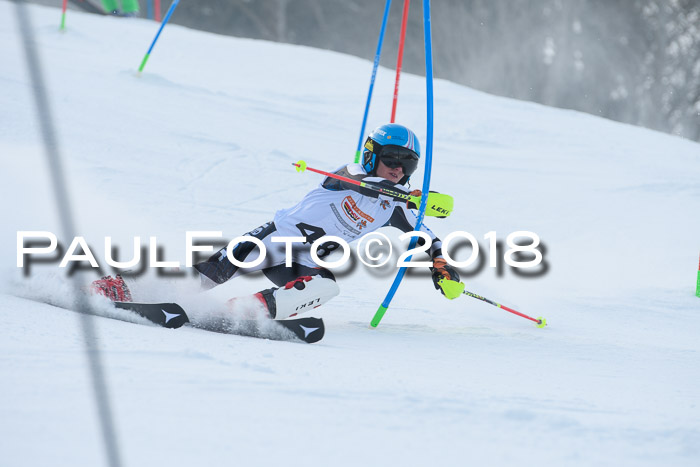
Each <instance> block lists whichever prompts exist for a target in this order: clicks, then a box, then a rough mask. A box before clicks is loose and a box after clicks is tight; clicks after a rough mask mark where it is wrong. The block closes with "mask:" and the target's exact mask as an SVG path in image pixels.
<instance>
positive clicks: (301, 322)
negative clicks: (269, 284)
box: [114, 302, 326, 344]
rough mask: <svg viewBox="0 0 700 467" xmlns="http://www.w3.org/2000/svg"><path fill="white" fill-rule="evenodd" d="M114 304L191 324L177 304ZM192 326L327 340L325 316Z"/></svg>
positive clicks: (171, 323)
mask: <svg viewBox="0 0 700 467" xmlns="http://www.w3.org/2000/svg"><path fill="white" fill-rule="evenodd" d="M114 306H115V307H117V308H120V309H123V310H129V311H133V312H134V313H136V314H138V315H139V316H142V317H144V318H146V319H147V320H149V321H151V322H153V323H155V324H157V325H159V326H163V327H166V328H170V329H177V328H179V327H182V326H183V325H185V324H186V323H190V320H189V317H188V316H187V313H186V312H185V310H183V309H182V307H181V306H180V305H178V304H177V303H136V302H114ZM190 325H191V326H193V327H196V328H200V329H205V330H208V331H214V332H223V333H232V334H237V335H242V336H249V337H258V338H263V339H279V340H285V337H286V336H285V333H284V330H288V331H291V332H292V333H293V334H294V335H295V336H296V337H297V338H298V339H300V340H302V341H304V342H306V343H309V344H313V343H314V342H318V341H320V340H321V339H323V336H324V334H325V332H326V328H325V325H324V324H323V319H321V318H313V317H308V318H297V319H286V320H279V321H278V320H274V319H261V320H239V321H236V322H233V323H227V324H226V325H219V326H213V325H211V324H207V325H203V324H194V323H190Z"/></svg>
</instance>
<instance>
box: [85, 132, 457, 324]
mask: <svg viewBox="0 0 700 467" xmlns="http://www.w3.org/2000/svg"><path fill="white" fill-rule="evenodd" d="M419 158H420V145H419V143H418V138H417V137H416V135H415V134H414V133H413V132H412V131H411V130H409V129H408V128H406V127H404V126H402V125H398V124H393V123H391V124H386V125H382V126H380V127H378V128H377V129H375V130H374V131H372V132H371V133H370V135H369V136H368V138H367V140H366V142H365V145H364V151H363V158H362V163H361V164H348V165H345V166H343V167H341V168H340V169H338V170H337V171H336V172H335V174H338V175H341V176H344V177H347V178H350V179H353V180H358V181H359V180H361V181H362V182H364V183H366V184H368V185H374V186H378V187H383V188H389V189H391V190H394V191H401V192H404V193H408V188H406V186H405V185H406V184H407V183H408V181H409V180H410V177H411V175H412V174H413V172H414V171H415V170H416V168H417V167H418V160H419ZM410 194H411V195H413V196H420V194H421V193H420V191H419V190H415V191H412V192H411V193H410ZM409 209H417V206H415V205H413V204H412V203H410V202H409V203H408V205H407V203H406V202H405V201H399V200H396V199H394V198H391V197H388V196H385V195H382V194H380V193H378V192H377V191H374V190H371V189H368V188H364V187H360V186H357V185H354V184H351V183H348V182H344V181H341V180H337V179H334V178H331V177H327V178H325V179H324V180H323V182H322V183H321V184H320V186H318V187H317V188H315V189H313V190H311V191H310V192H309V193H307V194H306V196H305V197H304V198H303V199H302V200H301V201H300V202H299V203H297V204H296V205H295V206H292V207H291V208H287V209H282V210H280V211H277V213H276V214H275V216H274V219H273V220H272V221H271V222H268V223H266V224H263V225H261V226H260V227H258V228H256V229H255V230H253V231H251V232H248V233H247V234H245V235H246V236H252V237H255V238H257V239H259V240H260V241H262V243H263V244H264V246H265V249H266V256H265V260H264V261H263V262H262V263H260V264H259V265H257V266H255V267H249V268H239V267H238V266H236V265H234V264H233V263H232V262H231V261H229V259H228V258H227V252H226V248H222V249H221V250H219V251H218V252H216V253H215V254H214V255H212V256H211V257H210V258H209V259H208V260H206V261H204V262H201V263H198V264H196V265H195V266H194V267H195V268H196V269H197V271H199V273H200V278H201V284H202V287H203V288H204V289H209V288H212V287H214V286H216V285H219V284H223V283H224V282H226V281H228V280H230V279H232V278H235V277H238V276H240V275H242V274H247V273H250V272H253V271H259V270H261V271H262V272H263V274H264V275H265V276H266V277H267V278H268V279H269V280H270V281H272V282H273V283H274V284H275V285H276V286H277V287H272V288H269V289H265V290H262V291H260V292H258V293H256V294H254V295H253V297H255V298H256V299H257V301H259V303H260V304H262V306H263V307H264V308H265V310H266V312H267V315H268V316H269V317H270V318H273V319H277V320H283V319H286V318H289V317H292V316H295V315H297V314H298V313H302V312H304V311H308V310H309V309H313V308H316V307H318V306H320V305H322V304H323V303H325V302H327V301H328V300H330V299H331V298H333V297H335V296H336V295H338V294H339V292H340V289H339V288H338V285H337V284H336V281H335V277H334V276H333V273H332V272H331V271H330V270H328V269H326V268H323V267H320V266H318V265H317V264H316V263H315V262H314V261H313V259H312V257H311V254H310V247H311V245H312V244H313V243H314V242H315V241H316V240H318V239H320V238H322V237H324V236H325V235H330V236H337V237H340V238H342V239H344V240H345V241H346V242H348V243H350V242H351V241H353V240H356V239H358V238H360V237H362V236H364V235H367V234H368V233H370V232H373V231H375V230H377V229H379V228H380V227H383V226H392V227H396V228H398V229H400V230H402V231H404V232H410V231H412V230H413V227H414V225H415V223H416V221H417V218H416V216H415V215H414V214H413V213H412V212H411V211H410V210H409ZM421 230H422V231H423V232H426V233H427V234H428V235H429V236H430V238H431V239H432V244H431V247H430V255H431V257H432V259H433V265H432V267H431V268H430V269H431V271H432V280H433V283H434V285H435V288H436V289H438V290H440V291H441V292H442V293H443V294H444V292H443V290H442V288H441V287H440V286H439V284H438V283H439V281H440V280H442V279H445V280H448V281H455V282H459V274H458V273H457V271H456V270H455V269H454V268H452V267H451V266H450V265H448V264H447V262H446V261H445V260H444V259H443V257H442V253H441V249H440V247H441V242H440V240H439V238H437V236H435V234H434V233H433V232H432V231H431V230H430V229H428V228H427V227H426V226H425V225H422V226H421ZM299 236H303V237H306V241H305V243H304V244H303V245H302V246H299V244H294V248H293V250H292V257H293V261H292V263H291V266H289V267H288V266H286V264H285V262H286V250H285V248H286V246H285V244H284V243H279V242H274V239H275V238H276V237H299ZM418 243H419V245H420V244H422V243H423V241H422V239H421V240H419V242H418ZM338 247H339V244H338V243H335V242H325V243H323V244H322V245H320V247H319V248H318V250H317V254H318V257H319V258H323V257H325V256H326V255H328V254H330V253H331V252H332V251H333V250H335V249H336V248H338ZM255 249H256V245H255V243H253V242H252V241H244V242H240V243H238V244H237V245H236V246H235V247H234V248H233V249H232V254H233V256H234V257H235V259H236V260H238V261H240V262H246V261H248V262H250V261H251V259H252V258H256V257H257V255H255V254H253V255H250V254H251V252H252V251H253V250H255ZM249 256H250V258H251V259H247V258H248V257H249ZM93 288H94V290H95V291H96V292H98V293H100V294H102V295H105V296H107V297H109V298H111V299H112V300H118V301H123V300H125V299H128V300H130V298H131V296H130V293H129V290H128V287H127V286H126V284H125V283H124V281H123V279H121V277H120V276H117V277H116V278H111V277H109V276H108V277H107V278H103V279H101V280H98V281H95V282H94V283H93ZM238 300H241V298H239V299H232V300H231V301H230V302H229V303H230V306H231V308H233V309H234V310H235V305H236V302H237V301H238Z"/></svg>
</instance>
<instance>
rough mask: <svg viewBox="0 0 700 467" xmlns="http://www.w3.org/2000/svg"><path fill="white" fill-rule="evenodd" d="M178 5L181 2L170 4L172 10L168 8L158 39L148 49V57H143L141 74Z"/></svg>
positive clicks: (176, 0) (177, 0)
mask: <svg viewBox="0 0 700 467" xmlns="http://www.w3.org/2000/svg"><path fill="white" fill-rule="evenodd" d="M178 3H180V0H173V3H171V4H170V8H168V13H167V14H166V15H165V18H163V22H162V23H160V28H158V33H156V37H155V38H154V39H153V42H152V43H151V46H150V47H149V48H148V52H146V55H145V56H144V57H143V60H142V61H141V66H140V67H139V73H141V72H142V71H143V67H145V66H146V62H147V61H148V57H150V56H151V51H152V50H153V47H154V46H155V45H156V41H157V40H158V38H159V37H160V33H161V32H162V31H163V28H164V27H165V25H166V24H168V20H169V19H170V16H171V15H172V14H173V11H175V7H176V6H177V4H178Z"/></svg>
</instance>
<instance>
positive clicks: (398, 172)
mask: <svg viewBox="0 0 700 467" xmlns="http://www.w3.org/2000/svg"><path fill="white" fill-rule="evenodd" d="M403 176H404V173H403V167H401V166H399V167H387V166H386V165H384V162H382V161H381V160H380V161H379V164H378V165H377V177H382V178H386V179H387V180H389V181H390V182H392V183H399V180H401V179H402V178H403Z"/></svg>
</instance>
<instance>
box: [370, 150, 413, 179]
mask: <svg viewBox="0 0 700 467" xmlns="http://www.w3.org/2000/svg"><path fill="white" fill-rule="evenodd" d="M373 146H374V148H373V149H374V151H373V152H374V153H375V154H376V155H377V158H378V159H379V160H380V161H381V162H382V163H383V164H384V165H386V166H387V167H389V168H392V169H395V168H397V167H401V168H402V169H403V173H404V174H405V175H411V174H413V172H415V171H416V169H417V168H418V159H419V157H418V154H416V153H415V151H412V150H410V149H408V148H405V147H403V146H396V145H393V144H387V145H386V146H380V145H379V144H377V143H374V145H373Z"/></svg>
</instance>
